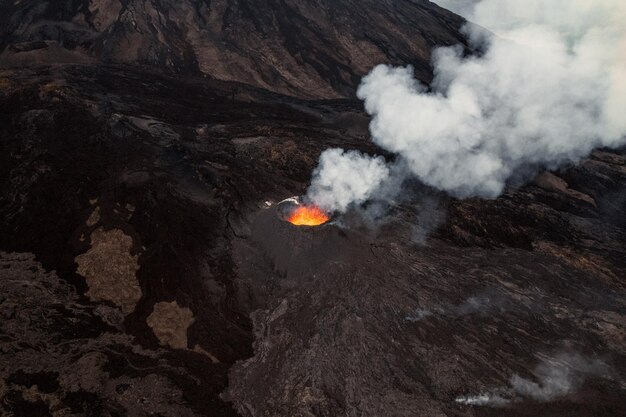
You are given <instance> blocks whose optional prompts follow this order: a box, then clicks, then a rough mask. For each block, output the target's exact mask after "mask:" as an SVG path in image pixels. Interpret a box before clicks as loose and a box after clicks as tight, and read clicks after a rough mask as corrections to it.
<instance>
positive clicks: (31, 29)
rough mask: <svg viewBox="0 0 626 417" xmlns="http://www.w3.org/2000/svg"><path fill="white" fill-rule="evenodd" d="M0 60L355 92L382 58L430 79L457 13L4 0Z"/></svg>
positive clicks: (218, 0)
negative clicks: (112, 66)
mask: <svg viewBox="0 0 626 417" xmlns="http://www.w3.org/2000/svg"><path fill="white" fill-rule="evenodd" d="M0 9H1V10H3V13H2V16H0V28H1V29H0V51H3V52H2V55H0V65H5V66H7V65H18V66H19V65H27V64H33V63H37V62H40V63H41V62H44V63H45V62H93V61H96V62H113V63H126V64H142V65H151V66H158V67H160V68H164V69H167V70H168V71H172V72H177V73H204V74H207V75H209V76H211V77H215V78H217V79H221V80H232V81H240V82H244V83H248V84H251V85H255V86H258V87H263V88H266V89H268V90H271V91H275V92H281V93H286V94H290V95H296V96H301V97H316V98H332V97H351V96H353V95H354V89H355V87H356V85H357V84H358V82H359V80H360V78H361V76H363V75H364V74H365V73H366V72H367V71H369V70H370V69H371V68H372V67H373V66H374V65H376V64H379V63H384V62H390V63H395V64H405V63H411V64H413V65H415V67H416V72H417V75H418V77H419V78H421V79H422V80H429V79H430V76H431V75H430V67H429V61H430V51H431V49H432V48H433V47H434V46H436V45H450V44H457V43H462V42H463V39H462V37H461V36H460V34H459V32H458V29H459V27H460V26H461V25H462V24H463V22H464V21H463V19H462V18H460V17H458V16H456V15H454V14H453V13H451V12H448V11H446V10H444V9H442V8H439V7H438V6H436V5H435V4H433V3H430V2H428V1H425V0H395V1H394V0H385V1H378V0H342V1H333V0H312V1H303V0H267V1H262V2H260V1H255V0H183V1H176V2H167V1H157V0H153V1H142V0H81V1H77V0H74V1H61V2H58V1H41V0H25V1H20V2H14V1H11V0H1V1H0Z"/></svg>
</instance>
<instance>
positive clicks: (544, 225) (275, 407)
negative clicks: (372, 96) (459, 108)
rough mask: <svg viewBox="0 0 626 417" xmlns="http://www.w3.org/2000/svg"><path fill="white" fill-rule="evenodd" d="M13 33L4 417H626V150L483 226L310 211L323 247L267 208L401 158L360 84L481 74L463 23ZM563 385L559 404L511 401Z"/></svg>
mask: <svg viewBox="0 0 626 417" xmlns="http://www.w3.org/2000/svg"><path fill="white" fill-rule="evenodd" d="M0 10H2V13H0V67H1V69H0V364H1V365H0V414H1V415H8V416H29V417H31V416H49V415H79V416H103V417H105V416H106V417H113V416H150V415H151V416H176V417H179V416H180V417H185V416H245V417H259V416H355V415H359V416H368V417H370V416H372V417H374V416H375V417H383V416H401V417H405V416H406V417H409V416H416V415H418V416H501V415H503V414H506V415H508V416H514V417H515V416H520V417H521V416H533V417H535V416H555V417H557V416H564V415H567V416H571V417H583V416H589V415H595V416H618V415H626V405H625V403H624V395H623V394H624V375H626V349H625V346H626V344H625V341H624V334H625V331H626V330H625V329H624V315H625V314H626V301H625V300H624V290H625V288H626V282H625V281H624V277H625V276H626V222H625V219H626V205H625V204H626V198H624V196H625V195H626V151H625V150H624V149H617V150H609V149H600V150H596V151H594V152H593V153H591V155H590V156H589V157H587V158H585V159H582V160H580V161H579V162H578V163H576V164H572V165H571V166H569V167H567V168H564V169H561V170H554V171H544V172H541V173H539V174H538V175H537V176H536V177H533V178H530V179H529V180H528V181H527V182H525V183H524V185H519V184H516V185H517V186H516V187H510V188H509V189H507V190H506V191H505V192H504V193H503V195H502V196H500V197H498V198H494V199H489V200H483V199H478V198H473V199H466V200H458V199H455V198H451V197H449V196H446V195H443V194H442V193H439V192H437V191H435V190H432V189H430V188H428V187H425V186H423V185H421V184H411V187H412V188H411V190H410V192H409V191H407V193H406V196H403V198H399V199H398V200H397V201H394V202H393V204H392V205H391V207H389V208H388V211H387V212H386V213H385V214H384V215H383V216H382V217H381V215H378V212H376V210H374V209H375V208H376V205H375V204H374V203H375V202H373V203H372V204H370V205H369V206H368V207H366V208H364V209H363V210H362V212H359V213H331V214H329V213H325V212H323V211H322V214H323V215H324V216H330V217H332V219H333V221H328V220H329V219H328V217H324V219H325V220H324V221H322V216H320V213H319V212H318V211H317V210H315V209H314V208H312V207H311V206H308V205H307V204H304V206H303V205H302V204H300V202H299V201H298V202H297V203H298V204H295V203H294V204H295V207H292V208H295V209H297V208H298V207H300V208H306V209H308V210H309V211H305V214H306V213H310V212H311V210H312V211H313V212H314V214H315V222H318V221H319V224H320V225H321V224H323V226H322V227H295V226H294V224H292V223H301V222H300V221H299V220H297V219H293V222H292V223H290V222H289V221H285V218H284V217H283V216H281V214H280V213H279V212H278V206H279V205H277V204H265V202H273V201H281V200H283V199H284V198H285V196H290V195H306V193H307V187H308V186H309V184H310V181H311V173H312V172H313V170H314V169H315V167H316V164H317V161H318V157H319V155H320V154H321V152H322V151H324V150H325V149H327V148H330V147H341V148H345V149H355V150H358V151H360V152H362V153H364V154H370V155H374V154H379V155H381V154H382V155H383V156H384V157H389V159H391V157H390V156H389V155H386V154H384V152H381V150H380V149H379V148H377V147H376V146H375V145H374V144H373V143H372V142H371V140H369V137H370V134H369V131H368V122H369V118H368V116H367V114H366V113H365V112H364V110H363V105H362V103H361V102H360V101H357V100H356V99H355V95H354V94H355V93H354V92H355V88H356V86H357V85H358V83H359V80H360V77H361V76H362V75H363V74H365V73H366V72H367V71H368V70H369V69H370V67H371V66H373V65H375V64H379V63H381V62H387V63H393V64H412V65H413V66H414V68H415V74H416V76H417V77H418V78H419V79H421V80H422V81H424V82H429V81H430V80H431V79H432V70H431V67H430V64H429V60H430V53H431V52H430V51H431V49H432V47H433V46H435V45H452V44H461V47H460V50H464V48H465V49H467V46H466V45H465V43H464V42H465V38H464V36H463V35H462V33H461V32H460V27H461V26H462V25H463V23H464V19H462V18H461V17H459V16H456V15H454V14H453V13H451V12H449V11H446V10H444V9H442V8H440V7H438V6H436V5H435V4H434V3H430V2H428V1H425V0H380V1H378V0H362V1H353V0H332V1H331V0H311V1H303V0H268V1H264V2H260V1H259V2H257V1H252V0H211V1H208V0H202V1H201V0H197V1H196V0H194V1H192V0H182V1H176V2H173V1H172V2H168V1H150V2H144V1H138V0H126V1H116V0H80V1H54V2H53V1H42V0H24V1H6V0H3V1H0ZM431 200H432V201H437V204H436V210H437V211H438V212H441V213H443V215H442V216H435V215H429V214H430V211H429V210H427V209H429V207H425V206H427V205H426V204H425V202H426V201H431ZM305 203H306V202H305ZM433 206H434V204H433ZM433 210H434V209H433ZM289 213H290V215H295V214H296V213H297V211H296V212H291V211H290V212H289ZM372 213H373V214H372ZM336 216H341V220H342V221H341V222H340V221H335V218H336ZM351 216H352V217H351ZM305 217H306V216H305ZM288 218H289V219H291V216H289V217H288ZM355 219H356V220H355ZM306 222H310V220H309V219H306ZM370 223H375V227H371V225H370ZM424 231H427V233H426V232H424ZM422 232H423V233H422ZM419 233H422V234H423V235H425V236H426V237H425V238H424V242H423V243H422V244H417V243H416V240H415V239H414V236H415V235H416V234H419ZM546 375H548V376H554V378H553V379H554V380H556V377H557V376H558V377H562V378H564V379H563V380H561V379H558V381H564V383H563V384H560V385H559V387H567V389H563V388H561V390H560V391H558V390H557V391H558V393H559V396H558V397H554V398H553V397H550V396H549V395H547V394H546V393H547V392H548V391H549V390H548V389H547V388H546V389H545V390H544V391H542V390H539V394H544V395H543V396H541V395H535V396H534V397H533V396H530V395H526V396H518V397H515V396H513V395H508V396H507V395H505V394H510V392H506V393H505V394H502V393H501V392H502V391H504V390H506V389H510V386H511V383H512V382H511V381H514V382H515V383H517V384H518V386H523V387H525V388H526V392H530V391H531V388H535V391H536V390H537V387H541V386H544V385H545V384H544V383H545V382H546ZM570 376H571V378H570ZM568 378H569V379H568ZM542 384H544V385H542ZM548 387H549V386H548ZM492 393H495V394H499V395H500V394H501V395H503V396H504V397H506V398H504V397H503V398H504V400H506V401H501V402H500V403H499V405H498V407H490V406H485V405H478V404H477V403H478V401H479V400H480V399H481V398H482V399H484V398H489V397H488V394H492ZM481 395H482V397H481ZM503 407H504V408H503Z"/></svg>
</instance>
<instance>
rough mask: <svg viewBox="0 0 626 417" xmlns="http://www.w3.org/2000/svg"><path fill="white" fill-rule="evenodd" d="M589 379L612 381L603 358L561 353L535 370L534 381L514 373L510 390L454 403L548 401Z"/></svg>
mask: <svg viewBox="0 0 626 417" xmlns="http://www.w3.org/2000/svg"><path fill="white" fill-rule="evenodd" d="M590 376H601V377H606V378H611V377H612V371H611V369H610V368H609V366H608V365H607V364H606V363H604V362H603V361H601V360H600V359H597V358H594V359H588V358H585V357H583V356H582V355H580V354H578V353H560V354H558V355H556V356H554V357H552V358H543V359H542V361H541V362H540V364H539V365H538V366H537V367H536V368H535V369H534V370H533V378H532V379H528V378H523V377H521V376H519V375H517V374H515V375H513V376H512V377H511V378H510V380H509V385H508V386H507V387H501V388H498V389H495V390H493V392H491V393H482V394H479V395H468V396H460V397H457V398H456V400H455V401H456V402H458V403H461V404H466V405H475V406H490V407H502V406H504V405H507V404H509V403H511V402H517V401H522V400H524V399H531V400H534V401H539V402H547V401H552V400H555V399H558V398H560V397H563V396H565V395H568V394H572V393H574V392H575V391H576V390H578V389H579V388H580V386H581V385H582V384H583V382H584V381H585V379H586V378H588V377H590Z"/></svg>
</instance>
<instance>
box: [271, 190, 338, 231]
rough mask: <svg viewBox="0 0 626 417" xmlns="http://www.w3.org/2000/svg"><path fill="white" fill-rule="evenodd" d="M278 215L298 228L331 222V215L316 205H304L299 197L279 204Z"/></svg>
mask: <svg viewBox="0 0 626 417" xmlns="http://www.w3.org/2000/svg"><path fill="white" fill-rule="evenodd" d="M278 215H279V216H280V218H282V219H283V220H285V221H287V222H289V223H291V224H294V225H296V226H319V225H322V224H324V223H326V222H328V221H329V220H330V215H329V214H328V213H326V212H325V211H324V210H322V209H321V208H319V207H317V206H316V205H314V204H304V203H301V202H300V199H299V198H298V197H292V198H288V199H286V200H283V201H281V202H280V203H278Z"/></svg>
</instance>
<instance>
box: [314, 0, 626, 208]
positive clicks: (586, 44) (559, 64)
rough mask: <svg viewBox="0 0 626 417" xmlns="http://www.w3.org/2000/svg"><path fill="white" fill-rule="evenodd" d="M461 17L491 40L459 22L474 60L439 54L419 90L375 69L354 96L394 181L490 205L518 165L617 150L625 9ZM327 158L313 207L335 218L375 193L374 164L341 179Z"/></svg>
mask: <svg viewBox="0 0 626 417" xmlns="http://www.w3.org/2000/svg"><path fill="white" fill-rule="evenodd" d="M469 17H470V19H474V21H476V22H477V23H478V24H480V25H482V26H484V27H486V28H488V29H490V30H492V31H494V32H495V33H496V35H492V34H490V33H486V32H485V31H484V30H483V29H480V28H478V27H477V26H474V25H468V26H466V28H465V30H466V33H467V34H468V37H469V38H470V40H471V42H472V43H473V45H474V46H476V48H477V49H478V50H481V51H483V52H482V54H481V55H480V56H477V55H473V56H464V55H463V49H461V48H460V47H447V48H439V49H437V50H435V51H434V54H433V56H434V58H433V65H434V74H435V78H434V81H433V83H432V85H431V86H430V88H428V87H427V86H424V85H422V84H420V83H419V82H418V81H417V80H416V79H415V78H414V77H413V70H412V68H411V67H404V68H393V67H389V66H386V65H381V66H378V67H376V68H374V69H373V70H372V71H371V73H370V74H369V75H367V76H366V77H365V78H364V79H363V81H362V84H361V86H360V87H359V89H358V93H357V95H358V97H359V98H361V99H362V100H364V103H365V109H366V111H367V112H368V113H369V114H370V115H371V116H372V121H371V124H370V131H371V134H372V138H373V140H374V142H375V143H376V144H378V145H379V146H380V147H381V148H383V149H385V150H387V151H389V152H393V153H394V154H396V155H397V158H396V161H401V163H402V165H403V166H405V167H406V172H404V173H403V174H402V175H406V176H411V177H416V178H418V179H419V180H420V181H421V182H423V183H425V184H427V185H429V186H432V187H434V188H437V189H440V190H443V191H446V192H447V193H449V194H451V195H453V196H455V197H460V198H464V197H471V196H479V197H486V198H494V197H497V196H498V195H499V194H501V193H502V191H503V189H504V187H505V185H506V183H507V181H508V180H509V179H510V178H511V177H512V176H513V175H515V174H516V173H517V172H519V171H520V170H522V169H524V170H526V169H528V168H532V169H537V168H541V167H545V168H556V167H558V166H560V165H562V164H564V163H569V162H572V161H577V160H578V159H580V158H582V157H584V156H586V155H588V154H589V153H590V152H591V150H592V149H594V148H598V147H618V146H621V145H624V144H626V117H624V115H623V112H624V109H626V36H625V33H626V25H625V24H624V23H623V22H626V2H623V1H622V0H529V1H525V2H519V1H516V0H483V1H480V2H478V3H477V4H476V5H475V7H474V8H473V12H472V13H470V15H469ZM327 152H332V155H333V158H324V155H323V160H321V161H320V165H319V167H318V169H317V170H316V172H315V174H314V176H313V179H312V186H311V189H310V190H309V196H310V197H311V198H312V200H313V201H314V202H316V203H321V204H322V205H324V206H325V207H326V208H328V209H333V210H338V211H345V210H346V209H347V208H348V207H349V206H350V204H352V203H357V204H358V203H360V202H363V201H365V200H367V199H368V198H371V197H373V196H375V194H376V193H377V192H378V191H379V190H381V189H383V188H384V182H385V181H386V179H387V177H386V175H381V174H382V173H385V172H386V173H387V174H388V172H389V171H385V170H384V168H383V165H382V160H381V159H380V158H375V159H372V160H371V161H370V162H367V159H368V158H369V157H367V156H364V155H359V157H358V158H357V160H358V170H355V171H350V166H351V164H355V163H356V160H355V156H354V155H352V154H351V153H343V152H342V151H327ZM325 154H326V153H325ZM346 170H348V171H346ZM345 190H348V193H347V196H346V197H344V196H341V194H342V193H343V192H344V191H345ZM352 191H356V192H354V193H351V192H352ZM352 195H353V196H354V198H353V199H351V200H350V198H351V196H352Z"/></svg>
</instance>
